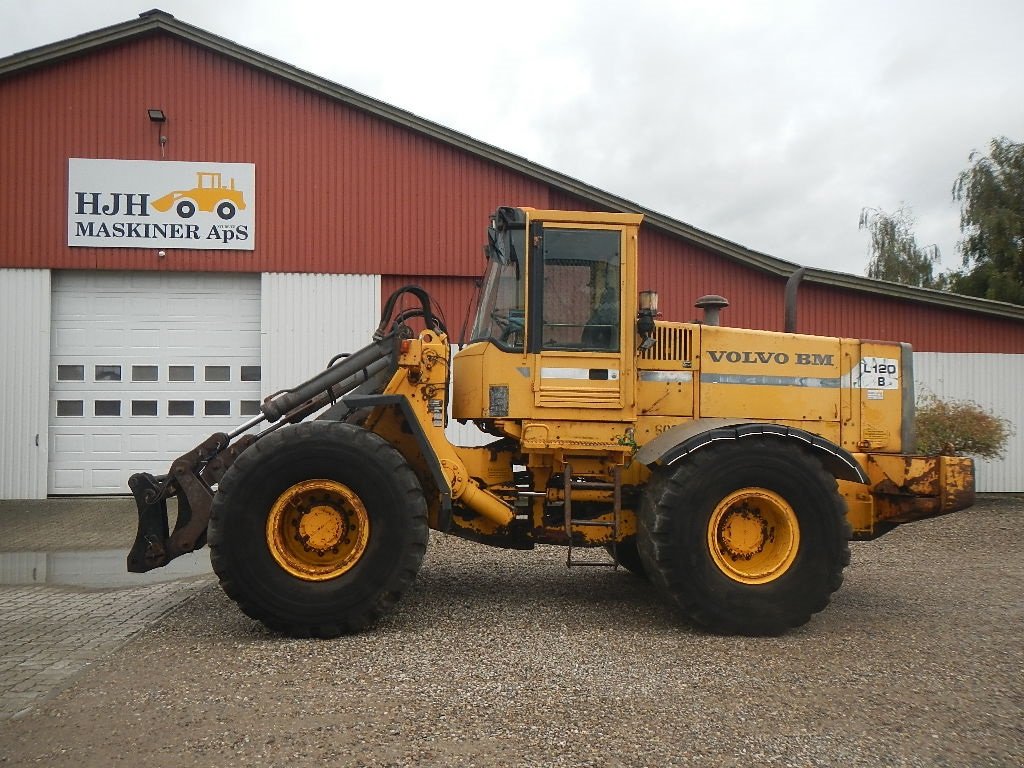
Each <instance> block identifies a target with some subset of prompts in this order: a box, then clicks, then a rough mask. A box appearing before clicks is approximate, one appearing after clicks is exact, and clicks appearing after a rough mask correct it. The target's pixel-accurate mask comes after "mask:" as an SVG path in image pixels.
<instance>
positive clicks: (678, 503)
mask: <svg viewBox="0 0 1024 768" xmlns="http://www.w3.org/2000/svg"><path fill="white" fill-rule="evenodd" d="M748 441H749V442H748ZM734 526H735V530H737V531H741V532H743V533H744V535H741V534H740V533H735V532H734ZM794 530H795V535H793V531H794ZM849 531H850V529H849V524H848V523H847V521H846V505H845V503H844V501H843V499H842V497H841V496H840V495H839V493H838V490H837V488H836V481H835V478H833V477H832V475H830V474H829V473H828V472H826V471H825V470H824V469H823V468H822V466H821V465H820V464H819V463H818V462H817V461H816V460H815V459H814V458H813V457H811V456H809V455H808V454H807V453H805V452H804V451H803V450H802V449H800V448H799V447H797V446H795V445H792V444H788V443H782V442H779V441H768V440H760V439H756V438H744V440H743V441H742V442H740V443H731V444H728V445H723V446H719V447H714V448H708V449H704V450H702V451H700V452H698V453H697V454H696V455H694V456H693V457H691V458H689V459H686V460H684V462H683V463H681V464H679V465H678V466H676V467H674V468H667V469H665V470H661V471H659V472H656V473H655V475H654V476H653V477H652V479H651V482H650V484H649V486H648V488H647V490H646V492H645V494H644V497H643V500H642V503H641V510H640V521H639V535H638V540H639V549H640V557H641V560H642V561H643V564H644V567H645V569H646V571H647V573H648V575H649V576H650V578H651V581H652V582H653V583H654V584H655V586H656V587H657V588H658V589H659V591H661V592H662V593H663V594H664V595H666V596H667V597H668V598H669V599H670V600H671V601H673V602H675V603H676V604H677V605H678V606H679V607H680V608H681V609H682V610H683V612H684V613H685V614H686V615H687V616H688V617H689V618H690V619H692V620H693V621H694V622H695V623H697V624H698V625H700V626H702V627H704V628H706V629H709V630H711V631H712V632H716V633H720V634H740V635H778V634H781V633H782V632H785V631H786V630H787V629H790V628H792V627H797V626H800V625H802V624H804V623H806V622H807V621H808V620H809V619H810V617H811V615H812V614H814V613H817V612H818V611H820V610H821V609H823V608H824V607H825V606H826V605H827V604H828V601H829V598H830V597H831V595H832V593H833V592H835V591H836V590H837V589H839V586H840V585H841V584H842V582H843V568H844V567H845V566H846V565H848V564H849V562H850V548H849V543H848V540H849ZM752 532H753V533H752ZM751 533H752V535H745V534H751Z"/></svg>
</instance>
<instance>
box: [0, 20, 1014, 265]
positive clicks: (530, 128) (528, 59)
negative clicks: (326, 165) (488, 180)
mask: <svg viewBox="0 0 1024 768" xmlns="http://www.w3.org/2000/svg"><path fill="white" fill-rule="evenodd" d="M154 3H155V4H156V5H157V6H158V7H160V8H161V9H162V10H165V11H168V12H170V13H173V14H174V15H175V16H176V17H177V18H178V19H180V20H182V21H185V22H188V23H190V24H194V25H196V26H198V27H202V28H203V29H206V30H208V31H210V32H213V33H215V34H218V35H221V36H223V37H226V38H228V39H230V40H234V41H235V42H237V43H240V44H242V45H245V46H248V47H250V48H254V49H256V50H259V51H261V52H263V53H266V54H269V55H271V56H274V57H275V58H278V59H281V60H283V61H286V62H288V63H290V64H293V65H295V66H298V67H300V68H302V69H306V70H309V71H311V72H313V73H315V74H318V75H320V76H323V77H326V78H328V79H330V80H333V81H335V82H338V83H340V84H342V85H345V86H348V87H350V88H353V89H355V90H357V91H361V92H362V93H365V94H367V95H369V96H372V97H374V98H376V99H380V100H382V101H385V102H388V103H390V104H393V105H395V106H398V107H401V108H403V109H406V110H409V111H411V112H413V113H415V114H417V115H420V116H422V117H425V118H428V119H430V120H433V121H435V122H438V123H441V124H442V125H445V126H448V127H450V128H453V129H455V130H458V131H461V132H463V133H466V134H469V135H470V136H473V137H474V138H477V139H480V140H482V141H485V142H488V143H490V144H494V145H496V146H499V147H501V148H503V149H506V150H508V151H510V152H513V153H515V154H518V155H522V156H524V157H527V158H529V159H530V160H533V161H535V162H537V163H540V164H542V165H545V166H547V167H549V168H552V169H554V170H556V171H560V172H562V173H565V174H568V175H570V176H573V177H575V178H577V179H580V180H582V181H584V182H586V183H588V184H591V185H593V186H596V187H599V188H601V189H604V190H607V191H609V192H612V193H614V194H616V195H619V196H620V197H625V198H627V199H630V200H633V201H635V202H637V203H639V204H640V205H643V206H645V207H647V208H650V209H653V210H655V211H658V212H660V213H664V214H667V215H669V216H672V217H673V218H677V219H680V220H682V221H685V222H687V223H688V224H691V225H693V226H695V227H699V228H701V229H704V230H707V231H709V232H713V233H715V234H717V235H719V236H721V237H725V238H728V239H730V240H733V241H735V242H738V243H741V244H743V245H745V246H747V247H749V248H753V249H755V250H758V251H762V252H765V253H769V254H771V255H773V256H777V257H779V258H783V259H787V260H790V261H794V262H797V263H799V264H806V265H810V266H817V267H823V268H826V269H835V270H839V271H844V272H853V273H856V274H863V272H864V269H865V266H866V264H867V245H868V238H867V234H866V233H864V232H860V231H858V228H857V220H858V216H859V214H860V211H861V209H862V208H864V207H866V206H867V207H881V208H883V209H885V210H887V211H893V210H895V209H896V208H897V207H898V206H899V205H900V204H901V203H904V202H905V203H906V204H908V205H910V206H911V207H912V208H913V212H914V214H915V216H916V218H917V222H918V223H917V227H916V232H917V235H918V241H919V242H920V243H921V244H922V245H929V244H935V245H938V246H939V248H940V250H941V252H942V261H943V264H944V265H946V266H953V265H956V264H958V263H959V254H958V253H957V250H956V243H957V240H958V238H959V209H958V207H957V206H956V204H955V203H954V202H952V199H951V195H950V189H951V187H952V185H953V181H954V179H955V178H956V175H957V173H959V171H960V170H962V169H963V168H964V167H966V166H967V163H968V155H969V154H970V152H971V151H972V150H975V149H978V150H985V149H986V148H987V145H988V142H989V140H990V139H991V138H992V137H994V136H1002V135H1005V136H1008V137H1010V138H1011V139H1013V140H1016V141H1021V140H1024V77H1022V74H1024V53H1022V43H1021V40H1022V38H1024V2H1021V0H973V1H972V2H970V3H967V2H961V1H957V2H952V1H943V0H930V1H928V2H926V1H925V0H913V1H908V2H897V1H896V0H893V2H875V1H873V0H858V2H847V1H846V0H841V1H840V0H836V1H833V2H825V1H824V0H821V1H820V2H811V1H810V0H807V1H803V0H792V1H789V0H778V2H764V1H763V0H762V1H761V2H755V1H754V0H749V1H748V0H737V1H735V2H729V1H728V0H722V1H721V2H710V1H708V0H675V1H674V2H673V1H671V0H663V1H661V0H659V1H657V2H655V1H654V0H651V1H650V2H645V0H633V1H632V2H631V3H626V2H616V3H613V2H598V1H596V0H593V1H591V2H583V1H582V0H581V1H580V2H561V0H546V2H532V0H519V1H518V2H509V3H501V4H493V5H492V4H491V3H487V2H481V1H480V0H477V2H457V3H456V2H452V3H446V2H386V1H385V0H377V1H376V2H366V1H365V0H362V1H361V2H356V3H349V2H344V1H343V0H336V1H335V2H303V1H302V0H291V2H287V3H282V2H279V1H273V0H254V1H249V0H246V1H245V2H240V3H218V2H210V1H209V0H145V2H143V3H139V2H129V1H127V0H94V2H88V3H85V2H82V3H79V2H69V1H67V0H31V2H30V1H29V0H0V56H6V55H9V54H11V53H16V52H18V51H22V50H25V49H28V48H32V47H35V46H37V45H44V44H47V43H51V42H55V41H57V40H61V39H64V38H67V37H70V36H72V35H76V34H80V33H83V32H88V31H91V30H94V29H98V28H100V27H103V26H107V25H109V24H114V23H118V22H122V21H126V20H128V19H131V18H134V17H136V16H137V15H138V14H139V13H140V12H141V11H144V10H148V9H149V8H151V7H153V5H154ZM509 202H510V203H513V204H514V203H515V202H516V201H509Z"/></svg>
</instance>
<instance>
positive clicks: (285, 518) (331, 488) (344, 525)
mask: <svg viewBox="0 0 1024 768" xmlns="http://www.w3.org/2000/svg"><path fill="white" fill-rule="evenodd" d="M369 538H370V517H369V515H368V514H367V513H366V507H365V506H363V502H362V501H361V500H360V498H359V497H358V496H357V495H356V494H355V493H353V492H352V490H351V489H350V488H348V487H347V486H345V485H342V484H341V483H338V482H335V481H334V480H305V481H303V482H301V483H296V484H295V485H293V486H292V487H291V488H289V489H288V490H286V491H285V492H284V493H282V494H281V495H280V496H279V497H278V498H277V501H276V502H274V506H273V507H272V508H271V510H270V514H269V515H268V516H267V547H268V548H269V549H270V554H271V555H273V557H274V560H276V561H277V564H278V565H280V566H281V567H282V568H284V570H286V571H287V572H288V573H290V574H291V575H292V576H297V577H298V578H300V579H303V580H305V581H327V580H328V579H335V578H337V577H338V576H341V575H342V574H343V573H346V572H348V571H349V570H351V569H352V567H353V566H355V564H356V563H357V562H359V558H360V557H362V555H363V552H365V551H366V542H367V541H369Z"/></svg>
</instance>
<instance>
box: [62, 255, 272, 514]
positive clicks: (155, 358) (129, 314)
mask: <svg viewBox="0 0 1024 768" xmlns="http://www.w3.org/2000/svg"><path fill="white" fill-rule="evenodd" d="M259 290H260V289H259V277H258V276H256V275H205V274H204V275H199V276H195V275H180V274H155V275H154V274H141V275H140V274H131V273H102V274H99V275H97V274H96V273H60V274H58V275H57V276H56V278H55V280H54V287H53V301H52V306H53V318H52V326H51V327H52V329H53V330H52V337H51V338H52V345H51V347H52V361H51V366H50V367H51V398H50V433H51V434H50V446H51V454H50V472H49V492H50V493H57V494H88V493H126V492H127V481H128V477H129V476H130V475H131V474H133V473H135V472H139V471H147V472H152V473H154V474H160V473H163V472H166V471H167V468H168V467H169V466H170V463H171V461H173V460H174V459H175V458H177V457H178V456H180V455H181V454H183V453H185V452H186V451H188V450H191V449H192V448H193V447H194V446H195V445H196V444H197V443H199V442H200V441H202V440H204V439H205V438H206V437H208V436H209V435H210V434H211V433H213V432H220V431H231V430H233V429H234V428H235V427H236V426H237V425H238V424H240V423H242V422H244V421H245V419H246V418H247V417H246V416H243V415H242V412H243V404H248V405H246V406H244V407H245V408H248V409H249V411H250V412H251V410H252V408H253V403H255V402H256V401H258V400H259V399H260V396H261V395H260V388H261V382H260V381H259V378H258V376H256V377H255V378H254V377H253V376H251V375H250V376H248V377H243V375H242V374H243V368H244V369H245V371H246V372H248V373H250V374H252V373H253V372H258V371H259V370H260V360H259V348H260V329H259Z"/></svg>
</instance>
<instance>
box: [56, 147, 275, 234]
mask: <svg viewBox="0 0 1024 768" xmlns="http://www.w3.org/2000/svg"><path fill="white" fill-rule="evenodd" d="M255 197H256V166H255V165H254V164H252V163H180V162H175V161H170V160H90V159H81V158H74V157H73V158H69V159H68V245H71V246H89V247H101V248H190V249H195V248H200V249H208V250H209V249H231V250H244V251H251V250H253V249H254V248H255V245H256V240H255V235H256V232H255V228H254V222H255V220H256V219H255Z"/></svg>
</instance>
